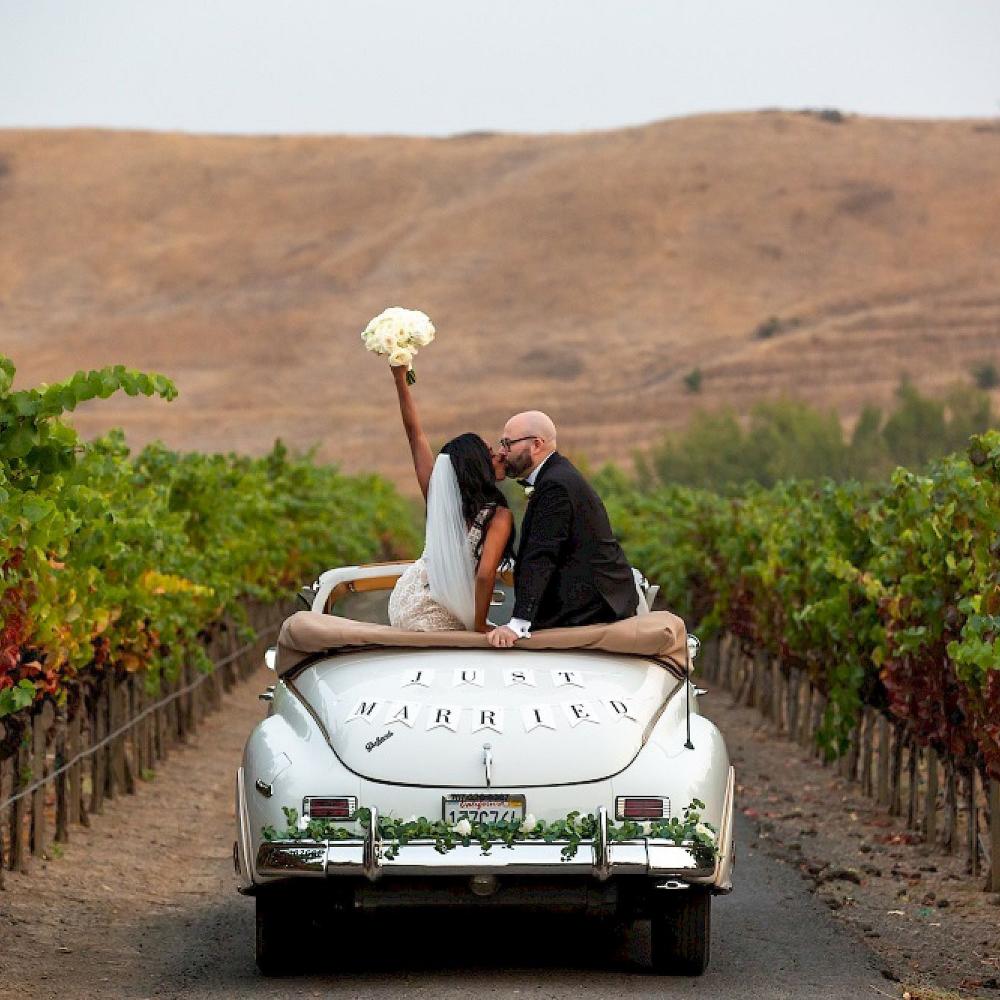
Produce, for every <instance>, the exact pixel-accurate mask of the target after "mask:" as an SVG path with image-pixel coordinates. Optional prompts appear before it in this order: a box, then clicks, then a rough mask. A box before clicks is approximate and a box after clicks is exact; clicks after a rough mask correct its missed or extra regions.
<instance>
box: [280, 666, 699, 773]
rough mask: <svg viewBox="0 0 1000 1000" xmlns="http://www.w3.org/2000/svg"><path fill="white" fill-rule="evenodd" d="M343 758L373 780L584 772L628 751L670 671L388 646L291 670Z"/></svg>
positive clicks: (664, 692)
mask: <svg viewBox="0 0 1000 1000" xmlns="http://www.w3.org/2000/svg"><path fill="white" fill-rule="evenodd" d="M291 683H292V686H293V687H294V689H295V690H296V691H297V693H298V694H299V696H300V697H302V698H303V699H304V700H305V701H306V702H307V703H308V704H309V706H310V707H311V708H312V710H313V712H314V713H315V715H316V717H317V718H318V719H319V720H320V722H322V724H323V726H324V728H325V729H326V732H327V734H328V736H329V740H330V745H331V746H332V748H333V749H334V751H335V752H336V754H337V756H338V757H339V758H340V759H341V761H343V763H344V764H345V765H346V766H347V767H349V768H350V769H351V770H353V771H355V772H356V773H358V774H360V775H362V776H364V777H365V778H368V779H370V780H373V781H388V782H396V783H400V784H416V785H436V786H445V787H454V788H461V787H470V788H485V787H487V765H489V784H490V786H491V787H494V788H506V789H512V790H516V789H519V788H525V787H530V786H532V785H547V784H569V783H576V782H580V781H592V780H597V779H600V778H605V777H607V776H609V775H612V774H616V773H617V772H619V771H621V770H622V769H623V768H625V767H626V766H627V765H628V764H629V762H630V761H631V760H632V759H633V758H634V757H635V755H636V754H637V753H638V751H639V749H640V748H641V746H642V743H643V741H644V738H645V734H646V732H647V731H648V729H649V724H650V722H651V721H652V720H653V719H654V718H655V717H656V716H657V714H658V713H659V710H660V708H661V706H662V705H663V704H664V702H665V701H666V700H667V698H668V697H669V696H670V694H671V693H672V692H673V691H675V690H676V689H677V688H678V687H679V686H680V683H681V682H680V680H679V679H678V678H677V677H676V676H675V675H674V674H673V673H671V672H670V671H669V670H667V669H666V668H665V667H663V666H662V665H661V664H660V663H658V662H657V661H655V660H649V659H645V658H641V657H632V656H619V655H614V654H609V653H600V652H584V651H573V652H569V653H562V652H529V651H523V650H516V649H515V650H510V651H498V650H497V651H494V650H464V649H419V650H418V649H408V650H406V651H400V650H398V649H386V650H376V651H368V650H366V651H359V652H354V653H344V654H340V655H338V656H335V657H331V658H329V659H325V660H322V661H320V662H318V663H316V664H313V665H312V666H310V667H308V668H307V669H306V670H304V671H303V672H302V673H300V674H299V675H298V676H297V677H295V679H294V681H292V682H291Z"/></svg>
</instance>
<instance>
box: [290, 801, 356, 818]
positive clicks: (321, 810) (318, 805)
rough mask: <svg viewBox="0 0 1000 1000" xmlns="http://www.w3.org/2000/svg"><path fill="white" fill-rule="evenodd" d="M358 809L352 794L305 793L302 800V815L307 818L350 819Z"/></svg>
mask: <svg viewBox="0 0 1000 1000" xmlns="http://www.w3.org/2000/svg"><path fill="white" fill-rule="evenodd" d="M357 810H358V800H357V799H356V798H355V797H354V796H353V795H341V796H336V797H334V796H329V797H328V796H322V797H320V796H317V795H307V796H306V797H305V798H304V799H303V800H302V815H303V816H308V817H309V819H350V818H351V817H352V816H353V815H354V814H355V813H356V812H357Z"/></svg>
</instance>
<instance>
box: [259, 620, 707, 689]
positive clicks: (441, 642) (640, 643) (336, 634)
mask: <svg viewBox="0 0 1000 1000" xmlns="http://www.w3.org/2000/svg"><path fill="white" fill-rule="evenodd" d="M382 646H394V647H404V648H405V647H412V648H415V649H442V648H444V649H486V648H489V642H488V641H487V639H486V636H485V635H483V634H481V633H479V632H459V631H454V632H408V631H406V630H405V629H401V628H392V627H391V626H389V625H372V624H370V623H368V622H358V621H353V620H352V619H350V618H338V617H337V616H336V615H326V614H322V613H321V612H319V611H298V612H296V613H295V614H294V615H292V616H291V617H290V618H288V619H286V621H285V623H284V624H283V625H282V626H281V634H280V635H279V636H278V656H277V663H276V667H277V671H278V675H279V676H281V675H283V674H286V673H288V671H290V670H292V669H294V668H295V667H296V666H297V665H298V664H299V663H301V662H302V661H303V660H305V659H306V658H308V657H310V656H312V655H313V654H314V653H325V652H336V651H337V650H339V649H359V648H360V649H363V648H366V647H382ZM686 647H687V632H686V630H685V628H684V622H683V621H682V620H681V619H680V618H678V617H677V615H674V614H671V613H670V612H669V611H651V612H649V613H648V614H644V615H636V616H635V617H634V618H626V619H625V620H624V621H620V622H612V623H611V624H609V625H580V626H576V627H575V628H549V629H541V630H539V631H537V632H533V633H532V635H531V638H530V639H521V640H519V641H518V643H517V646H516V648H517V649H594V650H601V651H602V652H605V653H628V654H631V655H634V656H655V657H657V658H658V659H663V660H669V661H671V662H672V663H673V664H674V665H675V666H677V667H680V668H681V669H683V668H684V665H685V664H686V662H687V648H686ZM497 655H499V656H502V655H506V654H505V651H504V650H497Z"/></svg>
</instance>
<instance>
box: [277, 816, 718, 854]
mask: <svg viewBox="0 0 1000 1000" xmlns="http://www.w3.org/2000/svg"><path fill="white" fill-rule="evenodd" d="M704 808H705V803H704V802H702V801H701V800H700V799H692V800H691V803H690V805H688V806H687V807H686V808H685V809H684V812H683V815H682V817H673V818H671V819H663V820H650V821H648V822H643V823H639V822H636V821H635V820H622V821H621V822H615V821H613V820H608V840H609V841H611V842H612V843H620V842H623V841H628V840H639V839H642V838H647V837H648V838H650V839H653V840H667V841H670V842H671V843H673V844H677V845H678V846H683V847H686V848H687V849H688V850H690V851H691V853H692V854H693V855H694V856H695V858H696V860H697V861H698V864H699V865H701V866H703V867H708V866H709V865H711V864H713V863H714V861H715V858H716V856H717V854H718V848H717V844H716V841H717V832H716V830H715V828H714V827H713V826H712V825H711V824H710V823H705V822H703V821H702V818H701V813H700V811H699V810H701V809H704ZM282 811H283V812H284V814H285V819H286V821H287V826H286V827H285V829H284V830H280V831H279V830H277V829H276V828H275V827H273V826H265V827H264V828H263V830H262V833H263V836H264V839H265V840H267V841H274V840H294V841H314V842H322V841H324V840H332V841H341V840H358V839H360V838H361V836H362V835H363V834H367V833H368V831H369V830H370V829H371V810H369V809H364V808H362V809H358V810H357V812H355V813H354V814H353V815H352V816H350V817H349V818H348V822H351V823H356V824H357V826H358V827H360V829H361V831H362V834H359V832H358V830H357V829H351V828H348V827H346V826H342V825H340V824H339V823H337V822H334V821H333V820H328V819H309V818H308V817H305V816H303V817H300V816H299V814H298V811H297V810H295V809H291V808H288V807H284V808H283V809H282ZM378 833H379V836H380V838H381V840H382V847H383V851H384V854H385V857H386V859H387V860H390V861H391V860H392V859H394V858H396V857H398V856H399V851H400V849H401V848H402V847H405V846H406V845H407V844H409V843H411V842H413V841H433V844H434V850H436V851H437V852H438V853H439V854H447V853H448V851H451V850H454V849H455V848H456V847H457V846H459V845H461V846H462V847H469V846H471V845H472V844H474V843H476V844H479V846H480V848H481V849H482V852H483V854H489V853H490V850H491V849H492V848H493V847H494V846H496V845H498V844H499V845H502V846H503V847H508V848H510V847H513V846H514V844H516V843H522V842H524V841H529V840H540V841H543V842H545V843H547V844H554V843H558V844H562V845H563V846H562V847H561V849H560V854H561V856H562V859H563V860H564V861H569V860H570V859H572V858H574V857H575V856H576V853H577V851H578V850H579V847H580V844H581V842H582V841H591V840H593V839H594V837H595V835H596V833H597V817H596V816H594V814H593V813H588V814H587V815H581V814H580V813H579V812H571V813H569V814H568V815H567V816H566V817H565V819H557V820H542V819H539V820H536V819H535V818H534V817H533V816H527V817H526V818H525V820H524V821H517V820H498V821H497V822H492V823H484V822H472V821H471V820H468V819H463V820H459V822H458V823H455V824H448V823H446V822H444V821H443V820H431V819H427V817H425V816H412V817H410V818H409V819H405V820H404V819H396V818H395V817H392V816H379V818H378Z"/></svg>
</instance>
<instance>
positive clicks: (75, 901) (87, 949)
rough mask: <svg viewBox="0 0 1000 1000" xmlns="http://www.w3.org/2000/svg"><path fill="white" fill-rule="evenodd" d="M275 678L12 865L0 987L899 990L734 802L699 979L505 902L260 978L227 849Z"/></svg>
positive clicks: (797, 994) (805, 997)
mask: <svg viewBox="0 0 1000 1000" xmlns="http://www.w3.org/2000/svg"><path fill="white" fill-rule="evenodd" d="M265 683H266V681H265V679H264V678H263V677H261V678H259V680H254V681H251V682H250V683H249V684H247V685H245V686H243V687H242V688H241V689H239V690H238V691H237V692H235V693H234V694H232V695H230V696H229V697H228V699H227V703H226V706H225V709H224V711H223V712H222V713H220V714H218V715H216V716H214V717H213V718H211V719H209V720H208V721H207V722H206V723H205V725H204V726H203V728H202V729H201V731H200V732H199V733H198V734H197V736H196V737H195V738H194V739H193V740H192V742H191V743H190V745H188V746H187V747H184V748H181V749H179V750H177V751H176V752H174V753H173V754H172V755H171V757H170V759H169V761H168V762H167V763H166V764H165V765H164V766H163V767H162V768H161V770H160V772H159V773H158V774H157V776H156V778H155V779H154V780H153V781H152V782H150V783H148V784H145V785H143V787H142V788H141V789H140V791H139V793H138V794H137V795H136V796H134V797H131V798H128V799H126V800H124V801H118V802H116V803H114V804H113V805H111V806H109V807H108V810H107V813H106V814H105V815H104V816H99V817H95V818H94V820H93V825H92V827H91V828H90V830H85V831H76V830H74V832H73V840H72V843H71V844H70V845H68V846H67V847H66V848H65V850H64V852H62V856H61V857H59V858H57V859H53V860H51V861H49V862H47V863H45V864H44V865H40V866H38V869H37V870H36V871H35V872H34V873H33V874H31V875H30V876H13V877H12V878H11V879H10V882H9V890H8V891H7V892H4V893H0V996H3V997H18V998H21V997H32V998H42V997H59V998H71V997H72V998H75V997H174V996H178V997H179V996H185V997H206V998H207V997H212V998H216V997H219V998H221V997H234V996H261V997H275V998H285V997H302V996H306V997H308V996H331V995H332V996H345V997H347V996H350V997H367V996H376V995H379V996H386V995H390V996H391V995H396V994H403V993H406V994H410V993H418V994H422V995H435V996H444V997H447V996H456V997H458V996H462V997H467V996H468V995H469V993H470V990H473V991H475V992H476V993H478V994H480V995H483V994H485V995H489V996H508V997H512V996H532V997H535V996H537V997H577V996H591V995H592V996H595V997H604V996H608V995H621V994H627V995H629V996H630V997H635V998H642V997H654V996H655V997H663V996H679V997H680V996H694V995H697V996H698V997H699V998H706V1000H707V998H731V997H734V996H740V997H768V998H785V997H787V998H795V1000H809V998H814V997H815V998H820V997H822V998H824V1000H829V998H830V997H837V998H848V997H866V998H870V997H873V996H878V995H880V994H881V995H887V996H899V989H898V987H897V986H896V985H895V984H893V983H891V982H888V981H886V980H885V979H884V978H883V976H882V974H881V972H880V971H879V969H880V965H879V963H878V962H877V960H875V959H874V958H873V957H872V955H871V954H870V953H869V951H868V949H867V947H866V946H865V945H864V943H863V942H862V941H860V940H859V939H858V938H857V937H855V936H854V935H852V934H851V933H849V932H847V931H845V930H844V929H843V928H842V927H841V926H840V925H839V924H838V923H836V922H835V921H834V919H833V918H832V917H831V914H830V911H829V910H828V909H827V908H826V907H825V906H823V905H822V903H821V902H819V901H818V900H817V899H816V898H815V897H814V896H812V895H811V894H810V892H809V891H808V889H807V887H806V885H805V883H804V882H803V881H802V880H801V879H800V878H799V877H798V876H797V875H796V874H795V873H794V872H793V871H791V870H790V869H789V868H788V867H787V866H786V865H783V864H781V863H780V862H778V861H775V860H774V859H772V858H770V857H768V856H766V854H765V852H763V851H760V850H757V849H748V844H750V843H753V842H754V841H755V839H756V833H755V831H754V830H752V829H751V828H750V827H749V824H748V823H747V821H746V820H745V819H744V818H743V817H742V815H741V816H740V817H739V826H738V840H739V844H740V847H739V851H738V862H737V869H736V882H737V889H736V891H735V892H734V893H733V894H732V895H731V896H728V897H723V898H720V899H717V900H716V902H715V909H714V911H713V921H714V927H713V958H712V964H711V966H710V968H709V971H708V973H707V974H706V975H705V976H704V977H702V978H701V979H699V980H685V979H662V978H659V977H656V976H653V975H651V974H650V973H648V972H647V970H646V969H645V968H644V966H643V962H644V959H645V957H646V951H647V949H648V937H647V935H646V933H645V929H644V928H643V927H642V926H641V925H640V926H639V927H638V928H637V929H635V930H632V931H629V932H625V931H620V932H615V933H611V934H609V933H607V932H606V931H603V930H602V929H601V928H600V927H599V926H598V925H594V924H592V923H586V922H580V921H575V920H573V921H571V920H557V919H555V918H547V919H545V920H533V921H525V920H523V919H519V918H511V917H509V916H507V917H504V918H502V919H501V918H499V917H497V918H491V919H489V920H485V919H479V918H476V919H474V920H470V919H468V917H466V918H465V919H464V920H454V919H451V920H449V919H445V918H437V917H436V918H434V919H433V920H429V921H421V922H414V920H413V918H412V917H410V918H409V919H393V920H388V919H385V918H379V919H378V921H377V922H376V923H373V924H370V925H367V926H364V927H363V928H362V929H361V932H360V935H359V938H358V940H355V941H352V942H350V943H349V944H347V943H345V942H337V941H331V942H330V953H329V955H326V956H318V965H317V967H316V968H315V969H313V970H311V971H309V972H308V973H306V974H305V975H303V976H301V977H298V978H294V979H285V980H267V979H263V978H262V977H260V976H259V975H258V974H257V972H256V969H255V967H254V959H253V905H254V904H253V900H251V899H247V898H244V897H241V896H238V895H237V894H236V892H235V890H234V888H233V879H232V862H231V858H230V851H231V846H232V809H233V805H232V797H233V796H232V783H233V773H234V770H235V767H236V765H237V762H238V760H239V756H240V753H241V750H242V746H243V742H244V740H245V737H246V734H247V732H248V731H249V730H250V728H251V726H252V725H253V724H254V723H255V722H256V720H257V719H259V718H260V717H261V715H262V711H263V709H262V706H261V705H260V703H259V702H258V701H257V699H256V695H257V692H258V691H259V690H260V689H261V688H262V687H263V685H264V684H265ZM708 700H710V699H708ZM290 919H294V914H290ZM345 952H346V953H345Z"/></svg>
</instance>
